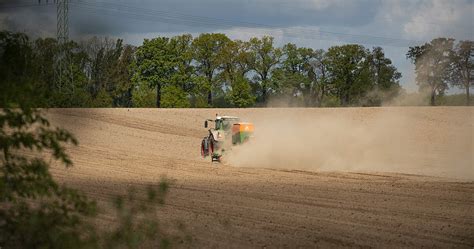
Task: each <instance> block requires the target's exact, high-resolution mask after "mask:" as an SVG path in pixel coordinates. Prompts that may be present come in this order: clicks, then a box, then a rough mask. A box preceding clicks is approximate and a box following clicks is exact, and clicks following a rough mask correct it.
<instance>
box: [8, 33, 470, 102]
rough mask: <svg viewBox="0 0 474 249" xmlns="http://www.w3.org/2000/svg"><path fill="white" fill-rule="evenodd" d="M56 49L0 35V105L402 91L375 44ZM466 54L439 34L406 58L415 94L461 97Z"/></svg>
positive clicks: (205, 38)
mask: <svg viewBox="0 0 474 249" xmlns="http://www.w3.org/2000/svg"><path fill="white" fill-rule="evenodd" d="M442 44H444V45H442ZM64 46H65V47H60V46H59V45H58V43H57V41H56V40H55V39H53V38H38V39H35V40H31V39H30V38H29V37H28V36H27V35H25V34H22V33H12V32H8V31H3V32H0V66H1V67H0V68H1V69H0V81H1V86H0V91H1V92H2V93H3V94H2V96H1V100H0V104H1V105H2V106H8V105H9V103H18V102H21V103H29V104H30V105H32V106H35V107H166V108H170V107H253V106H256V107H263V106H272V105H274V104H275V103H278V102H279V101H280V102H282V103H285V105H289V106H307V107H323V106H378V105H381V104H382V102H384V101H390V100H391V99H394V98H396V97H397V96H398V95H400V94H402V93H403V92H404V90H403V89H402V88H401V86H400V84H399V79H400V78H401V76H402V75H401V73H400V72H399V71H398V70H397V68H396V67H395V66H394V65H393V64H392V61H391V60H390V59H389V58H387V57H386V56H385V54H384V51H383V49H382V48H380V47H374V48H371V49H369V48H366V47H364V46H362V45H355V44H347V45H341V46H333V47H330V48H329V49H327V50H323V49H312V48H306V47H298V46H297V45H295V44H292V43H288V44H286V45H284V46H282V47H277V46H276V45H275V43H274V39H273V38H272V37H269V36H264V37H261V38H251V39H249V40H248V41H241V40H232V39H230V38H228V37H227V36H226V35H224V34H219V33H205V34H201V35H199V36H197V37H192V36H191V35H189V34H184V35H178V36H174V37H171V38H169V37H157V38H154V39H145V40H144V42H143V44H142V45H141V46H138V47H135V46H132V45H127V44H124V43H123V41H122V40H121V39H109V38H96V37H95V38H91V39H88V40H83V41H80V42H76V41H70V42H69V43H68V44H65V45H64ZM61 49H63V51H64V50H65V51H66V53H67V58H69V59H70V72H71V73H70V74H71V75H70V78H71V79H72V82H73V84H67V85H66V86H65V87H66V89H65V88H58V87H57V86H56V85H55V84H54V82H56V81H55V80H56V79H57V78H56V77H57V76H55V72H54V68H55V58H57V56H58V53H59V51H60V50H61ZM466 56H467V57H466ZM469 56H470V57H469ZM471 57H472V42H471V41H462V42H459V43H458V44H457V45H456V46H455V45H454V40H453V39H444V38H440V39H435V40H433V41H432V42H431V43H427V44H425V45H422V46H417V47H411V48H410V49H409V51H408V53H407V58H409V59H411V60H412V61H413V62H414V63H415V65H416V73H417V78H416V80H417V83H418V85H419V86H420V90H423V91H424V90H425V89H431V93H433V94H432V95H433V96H434V97H433V96H432V98H431V99H432V102H431V103H432V104H435V102H434V100H433V99H434V98H436V97H437V96H441V95H442V94H443V93H444V91H445V90H446V89H447V87H448V85H452V86H456V87H458V86H460V87H464V88H465V89H466V91H467V94H469V86H471V85H472V58H471ZM466 58H467V61H466ZM466 86H467V87H466ZM468 99H469V98H468Z"/></svg>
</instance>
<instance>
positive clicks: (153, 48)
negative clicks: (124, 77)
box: [131, 37, 175, 107]
mask: <svg viewBox="0 0 474 249" xmlns="http://www.w3.org/2000/svg"><path fill="white" fill-rule="evenodd" d="M135 57H136V60H135V62H134V63H133V64H132V66H131V68H132V71H133V76H132V81H133V82H134V84H137V85H141V84H142V82H144V83H145V84H146V85H148V87H150V88H154V89H155V90H156V107H161V89H162V88H163V87H164V86H166V85H167V84H168V83H169V81H170V75H171V74H172V72H173V70H174V61H175V56H174V55H173V54H172V53H171V52H170V50H169V38H166V37H158V38H154V39H151V40H148V39H145V41H143V45H142V46H140V47H138V48H137V51H136V53H135Z"/></svg>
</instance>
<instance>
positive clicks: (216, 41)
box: [192, 33, 230, 106]
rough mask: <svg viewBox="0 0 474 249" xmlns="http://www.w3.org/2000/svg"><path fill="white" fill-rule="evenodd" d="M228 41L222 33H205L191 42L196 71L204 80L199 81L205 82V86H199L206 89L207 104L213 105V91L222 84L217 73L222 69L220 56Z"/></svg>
mask: <svg viewBox="0 0 474 249" xmlns="http://www.w3.org/2000/svg"><path fill="white" fill-rule="evenodd" d="M229 42H230V39H229V38H228V37H227V36H226V35H224V34H218V33H217V34H208V33H205V34H201V35H199V36H198V37H196V38H195V39H194V41H193V43H192V47H193V51H194V55H193V57H194V60H195V62H196V73H197V74H198V76H202V77H203V79H205V80H206V81H205V82H202V81H199V82H201V83H205V86H202V87H201V88H204V89H206V92H207V104H208V106H212V105H213V91H216V90H218V89H220V87H221V86H222V85H221V84H220V83H221V82H219V81H218V77H217V75H218V74H219V73H220V70H221V69H222V60H221V59H220V57H221V56H222V54H223V52H224V48H225V47H226V44H227V43H229Z"/></svg>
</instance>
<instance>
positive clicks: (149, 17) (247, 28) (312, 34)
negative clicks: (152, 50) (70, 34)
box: [0, 0, 423, 47]
mask: <svg viewBox="0 0 474 249" xmlns="http://www.w3.org/2000/svg"><path fill="white" fill-rule="evenodd" d="M51 4H53V3H49V5H51ZM69 4H70V6H71V7H74V8H80V9H83V10H86V11H88V13H92V14H97V15H101V16H102V15H106V16H111V17H115V18H127V19H133V20H139V21H148V22H155V23H157V22H159V23H169V24H174V25H184V26H194V27H195V26H199V27H206V28H211V27H212V28H221V29H226V28H227V29H229V28H230V29H232V28H244V29H243V30H239V31H242V32H246V33H252V34H267V33H269V32H271V33H273V32H275V33H278V34H281V35H282V36H285V37H293V38H302V39H310V40H327V41H339V42H347V43H358V44H369V45H377V46H391V47H408V46H413V45H416V44H420V43H423V42H422V41H416V40H408V39H400V38H391V37H382V36H373V35H364V34H349V33H341V32H332V31H326V30H318V29H314V28H305V27H301V28H300V27H291V28H282V27H278V26H274V25H268V24H261V23H254V22H246V21H236V20H228V19H221V18H213V17H205V16H198V15H190V14H185V13H179V12H170V11H160V10H153V9H149V8H140V7H135V6H131V5H128V4H121V3H112V2H104V1H101V2H89V1H84V0H80V1H79V0H69ZM43 5H48V4H47V3H44V4H42V5H38V4H24V5H16V6H10V7H11V8H15V7H32V6H43ZM0 6H1V5H0ZM77 13H78V12H76V14H77Z"/></svg>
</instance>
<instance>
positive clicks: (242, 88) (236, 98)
mask: <svg viewBox="0 0 474 249" xmlns="http://www.w3.org/2000/svg"><path fill="white" fill-rule="evenodd" d="M227 98H228V100H229V102H230V103H231V104H232V105H233V106H235V107H239V108H241V107H250V106H253V105H254V104H255V96H253V95H252V88H251V87H250V84H249V82H248V80H247V79H246V78H244V77H243V76H240V77H237V79H236V80H235V82H234V83H233V84H232V89H231V90H230V91H229V93H228V94H227Z"/></svg>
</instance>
